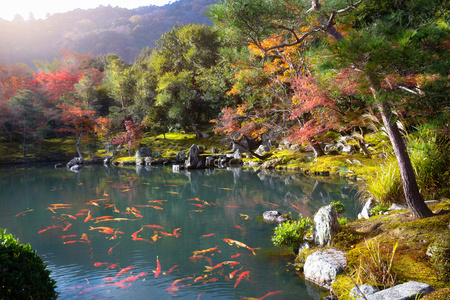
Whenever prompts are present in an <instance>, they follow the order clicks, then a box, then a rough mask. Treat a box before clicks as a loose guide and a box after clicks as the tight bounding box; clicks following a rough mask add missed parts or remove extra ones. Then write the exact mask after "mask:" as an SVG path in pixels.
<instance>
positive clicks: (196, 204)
mask: <svg viewBox="0 0 450 300" xmlns="http://www.w3.org/2000/svg"><path fill="white" fill-rule="evenodd" d="M189 204H190V205H195V206H198V207H200V208H204V207H205V206H204V205H203V204H200V203H189Z"/></svg>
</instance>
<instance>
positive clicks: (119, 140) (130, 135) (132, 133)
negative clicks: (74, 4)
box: [111, 120, 144, 149]
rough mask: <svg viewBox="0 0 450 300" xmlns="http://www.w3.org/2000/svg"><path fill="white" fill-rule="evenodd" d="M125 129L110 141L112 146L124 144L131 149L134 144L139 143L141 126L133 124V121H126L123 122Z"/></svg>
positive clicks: (141, 133)
mask: <svg viewBox="0 0 450 300" xmlns="http://www.w3.org/2000/svg"><path fill="white" fill-rule="evenodd" d="M125 129H126V132H121V133H119V134H118V136H117V137H116V138H115V139H112V140H111V142H112V143H113V144H125V143H128V146H129V148H128V149H131V148H132V146H133V145H134V144H137V143H139V141H140V139H141V137H142V135H143V134H144V132H143V126H142V125H138V124H134V123H133V121H130V120H126V121H125Z"/></svg>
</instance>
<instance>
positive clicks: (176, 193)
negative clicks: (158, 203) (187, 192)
mask: <svg viewBox="0 0 450 300" xmlns="http://www.w3.org/2000/svg"><path fill="white" fill-rule="evenodd" d="M166 193H169V194H175V195H178V194H179V193H178V192H170V191H167V192H166Z"/></svg>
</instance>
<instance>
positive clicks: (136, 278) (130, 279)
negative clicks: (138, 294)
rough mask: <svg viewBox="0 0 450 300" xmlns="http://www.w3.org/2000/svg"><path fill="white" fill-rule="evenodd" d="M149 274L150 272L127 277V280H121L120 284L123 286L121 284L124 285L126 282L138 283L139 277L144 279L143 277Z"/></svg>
mask: <svg viewBox="0 0 450 300" xmlns="http://www.w3.org/2000/svg"><path fill="white" fill-rule="evenodd" d="M147 273H148V272H142V273H139V274H137V275H136V276H130V277H127V278H125V279H122V280H120V281H119V282H118V283H119V284H121V283H124V282H131V281H136V280H138V279H139V277H142V276H144V275H145V274H147Z"/></svg>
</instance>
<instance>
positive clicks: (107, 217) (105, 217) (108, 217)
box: [95, 216, 114, 220]
mask: <svg viewBox="0 0 450 300" xmlns="http://www.w3.org/2000/svg"><path fill="white" fill-rule="evenodd" d="M110 218H114V216H102V217H97V218H95V220H104V219H110Z"/></svg>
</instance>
